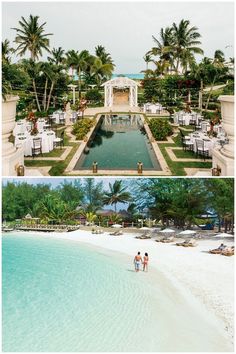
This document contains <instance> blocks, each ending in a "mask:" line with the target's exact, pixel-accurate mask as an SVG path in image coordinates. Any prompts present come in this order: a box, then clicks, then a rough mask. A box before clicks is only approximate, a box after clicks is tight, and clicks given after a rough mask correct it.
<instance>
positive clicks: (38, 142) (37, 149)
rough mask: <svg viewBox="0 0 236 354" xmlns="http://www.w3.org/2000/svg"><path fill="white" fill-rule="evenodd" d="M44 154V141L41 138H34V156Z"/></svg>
mask: <svg viewBox="0 0 236 354" xmlns="http://www.w3.org/2000/svg"><path fill="white" fill-rule="evenodd" d="M41 154H42V139H41V138H33V147H32V156H33V157H35V156H36V155H41Z"/></svg>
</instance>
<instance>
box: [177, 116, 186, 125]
mask: <svg viewBox="0 0 236 354" xmlns="http://www.w3.org/2000/svg"><path fill="white" fill-rule="evenodd" d="M178 123H179V125H185V119H184V117H183V116H179V118H178Z"/></svg>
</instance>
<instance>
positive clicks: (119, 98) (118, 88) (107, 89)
mask: <svg viewBox="0 0 236 354" xmlns="http://www.w3.org/2000/svg"><path fill="white" fill-rule="evenodd" d="M102 86H103V87H104V106H105V107H112V106H116V105H128V106H130V107H137V106H138V83H137V82H136V81H134V80H131V79H129V78H128V77H116V78H114V79H111V80H109V81H106V82H105V83H104V84H103V85H102Z"/></svg>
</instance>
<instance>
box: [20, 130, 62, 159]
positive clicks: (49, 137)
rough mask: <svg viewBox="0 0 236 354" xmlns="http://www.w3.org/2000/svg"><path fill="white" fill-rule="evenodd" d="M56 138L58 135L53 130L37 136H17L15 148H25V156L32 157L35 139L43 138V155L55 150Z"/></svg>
mask: <svg viewBox="0 0 236 354" xmlns="http://www.w3.org/2000/svg"><path fill="white" fill-rule="evenodd" d="M55 137H56V134H55V132H54V131H52V130H48V131H46V132H41V133H38V134H37V135H30V134H21V135H19V134H18V135H17V136H16V138H15V146H16V147H19V146H22V145H23V146H24V155H25V156H32V148H33V139H34V138H41V139H42V153H47V152H50V151H52V150H53V141H54V139H55Z"/></svg>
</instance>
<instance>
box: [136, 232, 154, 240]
mask: <svg viewBox="0 0 236 354" xmlns="http://www.w3.org/2000/svg"><path fill="white" fill-rule="evenodd" d="M135 238H138V239H140V240H146V239H149V238H151V235H150V232H145V233H143V234H142V235H138V236H135Z"/></svg>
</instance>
